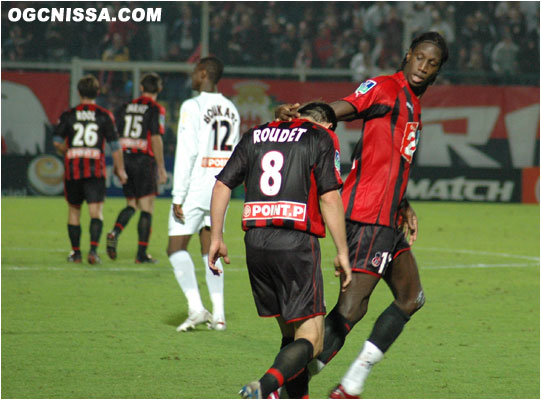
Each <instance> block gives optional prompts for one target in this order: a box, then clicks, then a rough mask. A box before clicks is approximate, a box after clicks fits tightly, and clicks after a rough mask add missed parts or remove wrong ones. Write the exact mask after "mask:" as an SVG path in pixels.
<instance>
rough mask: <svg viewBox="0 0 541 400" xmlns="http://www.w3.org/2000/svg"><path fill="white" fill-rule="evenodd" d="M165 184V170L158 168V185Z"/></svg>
mask: <svg viewBox="0 0 541 400" xmlns="http://www.w3.org/2000/svg"><path fill="white" fill-rule="evenodd" d="M166 182H167V171H166V170H165V168H158V184H159V185H165V183H166Z"/></svg>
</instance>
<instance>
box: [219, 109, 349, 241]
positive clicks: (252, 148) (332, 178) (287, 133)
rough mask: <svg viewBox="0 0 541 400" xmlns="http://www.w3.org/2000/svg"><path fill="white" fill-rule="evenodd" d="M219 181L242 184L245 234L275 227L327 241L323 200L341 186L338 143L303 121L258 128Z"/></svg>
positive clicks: (231, 185) (330, 134)
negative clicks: (243, 190) (293, 230)
mask: <svg viewBox="0 0 541 400" xmlns="http://www.w3.org/2000/svg"><path fill="white" fill-rule="evenodd" d="M216 178H217V179H218V180H220V181H221V182H222V183H224V184H225V185H226V186H228V187H229V188H231V189H233V188H235V187H236V186H238V185H239V184H241V183H242V182H244V184H245V191H246V198H245V203H244V210H243V216H242V228H243V229H244V230H248V229H250V228H258V227H271V226H272V227H283V228H288V229H295V230H299V231H303V232H309V233H312V234H314V235H316V236H319V237H324V236H325V225H324V223H323V218H322V215H321V211H320V208H319V196H321V195H323V194H325V193H326V192H329V191H331V190H337V189H340V188H341V186H342V179H341V178H340V148H339V143H338V139H337V137H336V135H335V134H334V132H332V131H330V130H327V129H325V128H323V127H322V126H320V125H316V124H314V123H313V122H310V121H308V120H305V119H295V120H293V121H291V122H271V123H269V124H265V125H261V126H257V127H255V128H253V129H251V130H250V131H248V132H246V133H245V134H244V135H243V136H242V140H241V142H240V143H239V145H238V146H237V148H236V149H235V151H234V152H233V155H232V156H231V159H230V160H229V162H228V163H227V165H226V166H225V168H224V169H223V170H222V172H220V174H219V175H218V176H217V177H216Z"/></svg>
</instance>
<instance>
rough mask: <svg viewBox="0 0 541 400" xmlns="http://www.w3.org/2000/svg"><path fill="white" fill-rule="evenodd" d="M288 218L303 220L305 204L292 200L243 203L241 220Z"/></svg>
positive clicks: (304, 217)
mask: <svg viewBox="0 0 541 400" xmlns="http://www.w3.org/2000/svg"><path fill="white" fill-rule="evenodd" d="M273 218H278V219H290V220H293V221H304V220H305V219H306V204H304V203H296V202H293V201H261V202H249V203H244V210H243V212H242V219H243V221H247V220H254V219H273Z"/></svg>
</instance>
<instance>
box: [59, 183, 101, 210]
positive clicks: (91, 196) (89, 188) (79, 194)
mask: <svg viewBox="0 0 541 400" xmlns="http://www.w3.org/2000/svg"><path fill="white" fill-rule="evenodd" d="M64 197H66V201H67V202H68V203H69V204H72V205H74V206H80V205H81V204H83V201H85V200H86V202H87V203H101V202H103V201H104V200H105V178H84V179H70V180H65V181H64Z"/></svg>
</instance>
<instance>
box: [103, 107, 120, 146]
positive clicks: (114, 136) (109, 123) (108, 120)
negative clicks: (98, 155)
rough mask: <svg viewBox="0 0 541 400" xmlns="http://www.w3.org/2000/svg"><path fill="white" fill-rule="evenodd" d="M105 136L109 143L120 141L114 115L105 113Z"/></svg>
mask: <svg viewBox="0 0 541 400" xmlns="http://www.w3.org/2000/svg"><path fill="white" fill-rule="evenodd" d="M101 129H103V136H104V137H105V140H107V142H108V143H110V142H114V141H117V140H118V132H117V130H116V126H115V122H114V117H113V114H111V113H107V112H106V113H103V118H102V126H101Z"/></svg>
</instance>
